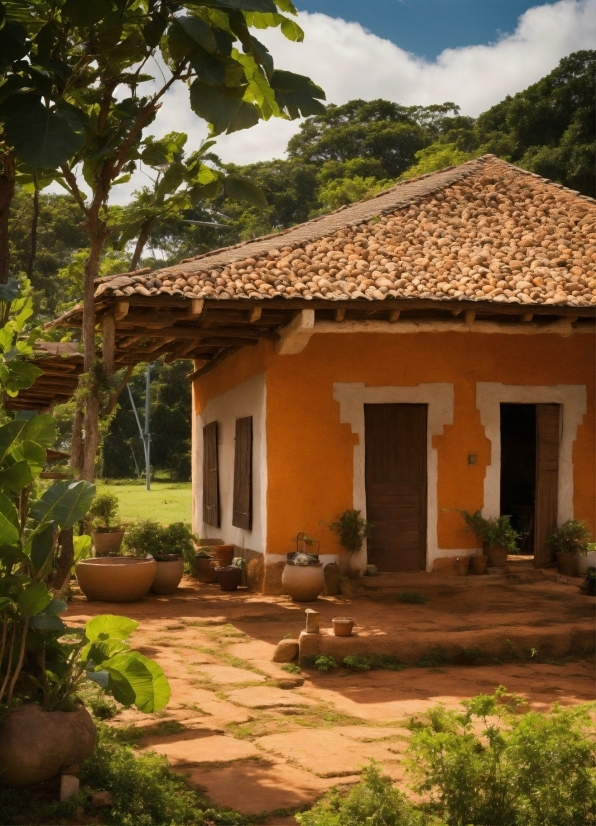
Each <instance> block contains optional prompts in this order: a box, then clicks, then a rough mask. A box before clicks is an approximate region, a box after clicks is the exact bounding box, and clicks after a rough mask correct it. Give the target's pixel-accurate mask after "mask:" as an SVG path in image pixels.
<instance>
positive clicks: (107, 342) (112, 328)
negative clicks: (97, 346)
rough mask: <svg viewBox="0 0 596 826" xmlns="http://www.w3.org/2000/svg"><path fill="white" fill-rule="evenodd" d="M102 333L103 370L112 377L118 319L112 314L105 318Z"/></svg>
mask: <svg viewBox="0 0 596 826" xmlns="http://www.w3.org/2000/svg"><path fill="white" fill-rule="evenodd" d="M102 332H103V339H102V345H101V349H102V354H103V370H104V373H105V374H106V376H111V375H112V373H113V372H114V358H115V355H116V319H115V318H114V316H113V315H112V314H111V313H109V314H108V315H105V316H104V317H103V320H102Z"/></svg>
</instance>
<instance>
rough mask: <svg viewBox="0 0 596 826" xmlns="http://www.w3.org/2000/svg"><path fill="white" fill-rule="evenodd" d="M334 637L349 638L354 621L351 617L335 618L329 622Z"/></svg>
mask: <svg viewBox="0 0 596 826" xmlns="http://www.w3.org/2000/svg"><path fill="white" fill-rule="evenodd" d="M331 622H332V624H333V633H334V634H335V636H336V637H349V636H351V634H352V628H353V627H354V620H353V619H352V617H335V618H334V619H332V620H331Z"/></svg>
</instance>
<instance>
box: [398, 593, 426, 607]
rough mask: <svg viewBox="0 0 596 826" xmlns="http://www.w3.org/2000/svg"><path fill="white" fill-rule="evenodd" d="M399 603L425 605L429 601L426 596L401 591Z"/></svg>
mask: <svg viewBox="0 0 596 826" xmlns="http://www.w3.org/2000/svg"><path fill="white" fill-rule="evenodd" d="M397 601H398V602H405V603H406V604H408V605H424V603H425V602H427V601H428V597H427V596H426V595H425V594H417V593H416V591H400V593H399V594H398V595H397Z"/></svg>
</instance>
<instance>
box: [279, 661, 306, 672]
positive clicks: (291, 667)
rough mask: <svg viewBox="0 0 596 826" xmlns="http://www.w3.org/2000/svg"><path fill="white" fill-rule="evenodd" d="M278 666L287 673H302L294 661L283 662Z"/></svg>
mask: <svg viewBox="0 0 596 826" xmlns="http://www.w3.org/2000/svg"><path fill="white" fill-rule="evenodd" d="M280 667H281V670H282V671H287V672H288V674H302V669H301V668H300V666H299V665H296V663H284V664H283V665H282V666H280Z"/></svg>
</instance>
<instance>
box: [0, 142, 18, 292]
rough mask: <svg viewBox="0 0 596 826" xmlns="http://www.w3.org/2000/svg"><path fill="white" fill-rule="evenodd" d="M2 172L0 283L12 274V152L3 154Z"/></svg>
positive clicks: (0, 182) (13, 175)
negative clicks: (10, 229) (10, 227)
mask: <svg viewBox="0 0 596 826" xmlns="http://www.w3.org/2000/svg"><path fill="white" fill-rule="evenodd" d="M1 160H2V171H1V172H0V284H6V283H7V282H8V276H9V274H10V247H9V244H8V221H9V218H10V206H11V204H12V199H13V197H14V182H15V159H14V155H13V154H12V152H5V153H4V154H3V155H2V159H1Z"/></svg>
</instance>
